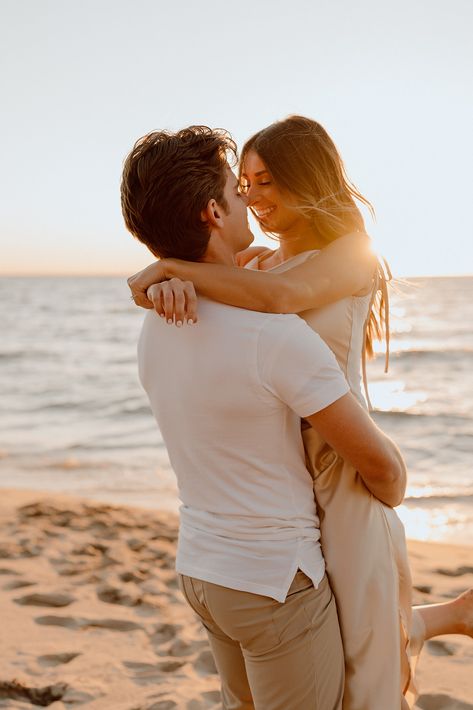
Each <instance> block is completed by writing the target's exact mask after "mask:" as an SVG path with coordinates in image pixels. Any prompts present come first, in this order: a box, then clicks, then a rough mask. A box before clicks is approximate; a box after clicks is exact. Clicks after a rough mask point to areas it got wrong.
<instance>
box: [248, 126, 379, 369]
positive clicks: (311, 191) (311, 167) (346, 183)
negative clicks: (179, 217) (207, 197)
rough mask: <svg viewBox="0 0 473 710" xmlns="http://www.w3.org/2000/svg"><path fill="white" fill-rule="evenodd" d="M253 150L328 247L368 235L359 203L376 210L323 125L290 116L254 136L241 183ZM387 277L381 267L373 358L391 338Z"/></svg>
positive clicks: (369, 349) (371, 331) (368, 344)
mask: <svg viewBox="0 0 473 710" xmlns="http://www.w3.org/2000/svg"><path fill="white" fill-rule="evenodd" d="M249 151H255V152H256V153H257V154H258V156H259V157H260V158H261V160H262V161H263V162H264V164H265V166H266V168H267V169H268V171H269V172H270V173H271V176H272V179H273V180H274V182H275V183H276V184H277V186H278V187H279V188H280V190H281V191H282V193H283V194H284V193H285V192H286V193H290V195H291V197H292V200H291V206H292V207H294V203H293V200H294V197H295V198H296V204H295V209H297V210H299V211H300V212H301V214H303V216H304V217H305V218H306V219H307V220H309V221H310V223H311V224H312V226H313V228H314V230H315V231H316V232H317V235H318V236H319V237H320V238H321V239H322V240H323V242H325V244H329V243H330V242H332V241H333V240H334V239H338V238H339V237H342V236H344V235H346V234H350V233H352V232H365V224H364V220H363V216H362V214H361V211H360V209H359V207H358V205H357V202H358V203H361V204H363V205H365V206H366V207H367V208H368V210H369V211H370V213H371V214H372V216H373V217H374V208H373V206H372V204H371V202H369V200H367V199H366V197H364V195H362V193H361V192H360V191H359V190H358V189H357V188H356V187H355V185H354V184H353V183H352V182H351V181H350V180H349V178H348V176H347V173H346V170H345V166H344V165H343V161H342V159H341V157H340V154H339V152H338V150H337V147H336V145H335V143H334V142H333V140H332V139H331V138H330V136H329V135H328V133H327V131H326V130H325V129H324V128H323V126H321V125H320V123H317V121H313V120H312V119H310V118H306V117H304V116H289V117H288V118H286V119H284V120H282V121H277V122H276V123H272V124H271V125H270V126H267V128H263V129H262V130H261V131H258V133H255V135H254V136H252V137H251V138H249V140H247V141H246V143H245V145H244V146H243V149H242V151H241V156H240V181H241V180H242V173H243V172H244V166H245V157H246V155H247V154H248V153H249ZM388 273H389V269H388ZM385 274H386V272H385V270H384V269H383V268H382V266H381V265H379V268H378V269H377V272H376V274H375V284H374V287H373V288H374V294H373V298H372V305H371V310H370V313H369V319H368V322H367V327H366V337H365V352H366V355H368V357H372V355H373V341H374V340H375V339H379V340H381V339H383V338H386V340H388V338H389V334H388V312H387V298H386V294H387V292H386V290H385V289H384V288H383V289H381V287H380V288H378V285H379V283H380V280H381V279H382V278H384V276H385Z"/></svg>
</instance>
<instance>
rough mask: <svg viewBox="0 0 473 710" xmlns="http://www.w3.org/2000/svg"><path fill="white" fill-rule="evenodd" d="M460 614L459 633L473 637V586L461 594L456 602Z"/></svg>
mask: <svg viewBox="0 0 473 710" xmlns="http://www.w3.org/2000/svg"><path fill="white" fill-rule="evenodd" d="M453 603H454V604H455V605H456V613H457V616H458V627H459V631H458V632H457V633H460V634H464V635H465V636H470V637H471V638H473V587H472V588H471V589H468V590H467V591H466V592H463V594H460V596H459V597H457V598H456V599H455V600H454V602H453Z"/></svg>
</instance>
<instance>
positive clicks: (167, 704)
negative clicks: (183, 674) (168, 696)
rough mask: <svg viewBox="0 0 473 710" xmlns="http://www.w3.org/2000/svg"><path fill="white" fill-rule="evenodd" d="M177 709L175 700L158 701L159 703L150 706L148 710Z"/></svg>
mask: <svg viewBox="0 0 473 710" xmlns="http://www.w3.org/2000/svg"><path fill="white" fill-rule="evenodd" d="M173 708H177V703H176V702H174V700H158V702H157V703H153V704H152V705H148V706H147V708H146V710H173Z"/></svg>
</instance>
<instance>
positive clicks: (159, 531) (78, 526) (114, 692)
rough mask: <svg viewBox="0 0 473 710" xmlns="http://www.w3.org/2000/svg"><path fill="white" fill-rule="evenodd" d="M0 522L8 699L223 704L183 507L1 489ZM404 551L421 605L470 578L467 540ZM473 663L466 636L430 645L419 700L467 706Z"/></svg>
mask: <svg viewBox="0 0 473 710" xmlns="http://www.w3.org/2000/svg"><path fill="white" fill-rule="evenodd" d="M0 523H1V531H2V535H1V539H0V589H1V592H0V593H1V596H2V600H1V603H2V607H3V609H4V615H3V616H4V619H3V620H2V625H3V631H4V633H3V634H2V638H1V640H0V658H1V659H2V671H1V673H0V708H8V710H20V708H31V707H32V704H33V705H34V704H41V705H43V706H49V707H51V708H52V709H53V710H66V708H72V707H74V706H76V705H79V704H80V705H82V706H84V707H86V708H90V710H111V708H113V710H158V709H159V710H166V709H171V708H177V709H178V710H179V709H181V708H182V710H207V709H208V710H216V709H217V708H218V707H220V702H219V690H218V688H219V683H218V677H217V675H216V673H215V668H214V664H213V661H212V658H211V655H210V651H209V649H208V644H207V640H206V636H205V633H204V632H203V629H202V628H201V627H200V624H199V622H198V621H197V620H196V618H195V617H194V615H193V613H192V611H191V610H190V609H189V608H188V606H187V605H186V603H185V602H184V600H183V598H182V596H181V594H180V592H179V590H178V588H177V583H176V578H175V573H174V554H175V543H176V536H177V523H178V516H177V515H176V514H174V513H171V512H165V511H156V510H152V509H149V508H140V507H137V506H130V505H122V504H110V503H107V502H104V501H96V500H91V499H90V498H83V497H78V496H70V495H67V494H56V493H50V492H44V491H35V490H18V489H12V488H4V489H0ZM408 548H409V556H410V560H411V566H412V573H413V584H414V602H415V603H416V604H424V603H431V602H440V601H445V600H447V599H449V598H452V597H454V596H456V595H457V594H458V593H460V592H461V591H463V590H464V589H466V588H467V587H469V586H472V585H473V549H472V547H471V546H467V545H452V544H449V543H437V542H424V541H416V540H414V541H409V542H408ZM472 669H473V641H472V640H471V639H468V638H465V637H462V636H445V637H441V638H439V639H438V640H437V639H436V640H435V641H431V642H428V643H427V644H426V648H425V649H424V651H423V653H422V656H421V659H420V662H419V673H418V678H419V687H420V698H419V701H418V706H417V707H418V708H421V709H422V710H473V700H472V698H473V673H472ZM38 699H39V700H41V703H39V700H38ZM35 701H36V702H35Z"/></svg>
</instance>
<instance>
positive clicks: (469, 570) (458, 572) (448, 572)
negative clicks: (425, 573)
mask: <svg viewBox="0 0 473 710" xmlns="http://www.w3.org/2000/svg"><path fill="white" fill-rule="evenodd" d="M434 572H436V573H437V574H443V575H445V576H446V577H461V576H462V575H463V574H473V567H470V566H469V565H463V566H461V567H457V568H456V569H444V568H441V569H436V570H434Z"/></svg>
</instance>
